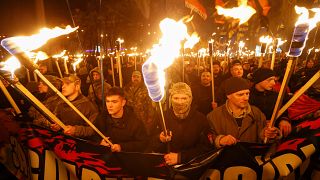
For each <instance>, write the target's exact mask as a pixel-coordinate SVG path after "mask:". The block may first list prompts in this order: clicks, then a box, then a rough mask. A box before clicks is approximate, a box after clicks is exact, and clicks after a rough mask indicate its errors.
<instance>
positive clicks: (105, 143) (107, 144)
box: [100, 137, 110, 147]
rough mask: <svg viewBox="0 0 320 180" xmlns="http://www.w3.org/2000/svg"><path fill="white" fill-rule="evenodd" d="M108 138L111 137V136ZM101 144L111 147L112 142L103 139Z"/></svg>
mask: <svg viewBox="0 0 320 180" xmlns="http://www.w3.org/2000/svg"><path fill="white" fill-rule="evenodd" d="M107 138H108V139H109V137H107ZM100 145H102V146H107V147H110V144H109V143H108V142H107V141H106V140H104V139H102V140H101V142H100Z"/></svg>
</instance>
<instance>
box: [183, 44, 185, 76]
mask: <svg viewBox="0 0 320 180" xmlns="http://www.w3.org/2000/svg"><path fill="white" fill-rule="evenodd" d="M184 66H185V64H184V44H183V45H182V82H184V80H185V79H184Z"/></svg>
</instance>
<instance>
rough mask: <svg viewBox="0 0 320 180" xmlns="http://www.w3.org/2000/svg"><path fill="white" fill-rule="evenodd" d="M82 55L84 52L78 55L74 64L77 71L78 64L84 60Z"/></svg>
mask: <svg viewBox="0 0 320 180" xmlns="http://www.w3.org/2000/svg"><path fill="white" fill-rule="evenodd" d="M82 56H83V55H82V54H77V55H76V57H77V58H76V61H75V62H74V63H73V64H72V66H73V70H74V71H76V68H77V65H78V64H80V63H81V62H82V60H83V58H82Z"/></svg>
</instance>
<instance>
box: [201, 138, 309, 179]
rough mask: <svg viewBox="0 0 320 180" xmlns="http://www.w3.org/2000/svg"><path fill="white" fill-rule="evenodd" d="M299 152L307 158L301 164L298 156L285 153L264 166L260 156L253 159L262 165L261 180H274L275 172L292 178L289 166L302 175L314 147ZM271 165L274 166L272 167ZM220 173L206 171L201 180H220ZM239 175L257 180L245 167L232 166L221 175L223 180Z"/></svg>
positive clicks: (213, 170) (217, 171) (251, 171)
mask: <svg viewBox="0 0 320 180" xmlns="http://www.w3.org/2000/svg"><path fill="white" fill-rule="evenodd" d="M300 150H301V151H302V152H303V154H304V155H305V157H306V158H307V159H306V161H304V162H303V163H302V159H301V158H300V157H299V156H297V155H295V154H292V153H286V154H283V155H281V156H278V157H276V158H274V159H272V160H271V161H269V162H267V163H265V164H263V160H261V157H260V156H257V157H255V158H256V160H257V162H258V164H259V165H262V164H263V165H262V168H263V171H262V180H269V179H275V174H276V173H275V172H276V171H278V172H279V174H280V177H288V176H290V177H291V176H292V177H294V174H293V173H292V172H291V171H290V169H289V168H288V166H289V165H290V166H291V167H292V168H293V169H296V168H298V166H300V174H303V173H304V172H305V170H306V168H305V166H307V165H308V164H309V160H308V158H310V156H311V155H312V154H313V153H314V152H315V147H314V145H313V144H309V145H307V146H303V147H301V148H300ZM272 163H273V164H274V165H275V166H273V165H272ZM253 172H254V174H253ZM220 173H221V172H220V171H219V170H218V169H208V170H207V171H206V172H205V173H204V174H203V175H202V177H201V179H220ZM291 173H292V174H291ZM240 175H241V176H242V178H243V179H257V174H256V172H255V171H254V170H253V169H251V168H249V167H246V166H234V167H229V168H227V169H226V170H225V171H224V173H223V177H224V178H223V179H238V177H239V176H240ZM254 177H255V178H254Z"/></svg>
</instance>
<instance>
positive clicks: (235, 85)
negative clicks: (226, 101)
mask: <svg viewBox="0 0 320 180" xmlns="http://www.w3.org/2000/svg"><path fill="white" fill-rule="evenodd" d="M246 89H250V86H249V83H248V81H247V80H245V79H243V78H237V77H231V78H229V79H227V80H226V81H225V93H226V95H229V94H232V93H235V92H238V91H242V90H246Z"/></svg>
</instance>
